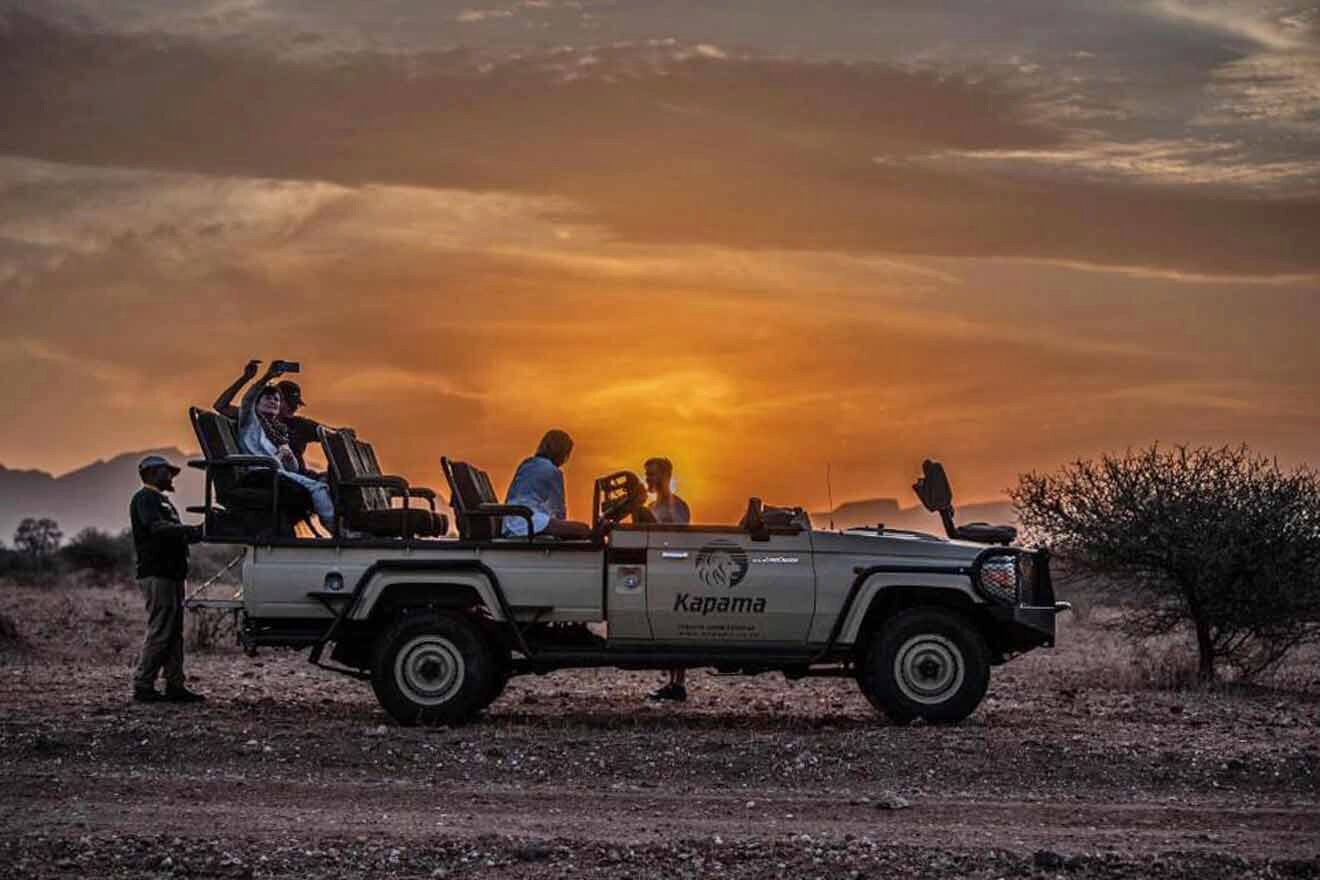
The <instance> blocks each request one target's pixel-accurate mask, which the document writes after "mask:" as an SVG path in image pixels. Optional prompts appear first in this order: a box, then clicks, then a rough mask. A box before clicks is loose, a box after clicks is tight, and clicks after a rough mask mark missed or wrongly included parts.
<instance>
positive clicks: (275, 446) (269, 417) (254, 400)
mask: <svg viewBox="0 0 1320 880" xmlns="http://www.w3.org/2000/svg"><path fill="white" fill-rule="evenodd" d="M249 366H251V364H249ZM297 370H298V365H297V364H292V363H287V362H285V361H272V362H271V365H270V367H269V368H268V369H267V370H266V372H265V374H263V375H262V376H261V377H260V378H258V379H257V380H256V381H255V382H253V383H252V387H250V388H249V389H248V390H247V393H246V394H244V395H243V402H242V404H241V405H240V406H239V412H238V445H239V446H240V447H242V449H243V451H244V452H245V453H247V454H248V455H265V456H268V457H270V458H273V459H275V460H276V461H278V462H279V463H280V476H281V477H282V478H284V479H286V480H289V481H291V482H294V483H297V484H298V485H300V486H302V487H303V488H304V489H306V490H307V491H308V492H309V493H310V494H311V496H312V506H313V507H314V508H315V509H316V517H317V519H319V520H320V521H321V524H322V525H324V526H325V527H326V528H327V529H329V530H330V531H331V532H334V530H335V504H334V499H333V497H332V496H331V494H330V487H329V486H328V485H327V484H326V483H325V482H324V481H322V480H317V479H314V478H313V477H310V476H308V475H306V474H305V473H303V472H302V466H301V463H300V462H299V460H298V457H297V456H296V455H295V454H294V452H293V447H292V445H291V443H290V440H291V438H290V435H289V429H288V426H287V425H286V424H285V423H284V421H283V419H282V418H281V413H282V412H283V411H284V399H283V395H282V394H281V393H280V389H279V386H278V385H271V384H270V382H271V380H272V379H274V378H275V377H276V376H281V375H283V374H285V373H287V372H297Z"/></svg>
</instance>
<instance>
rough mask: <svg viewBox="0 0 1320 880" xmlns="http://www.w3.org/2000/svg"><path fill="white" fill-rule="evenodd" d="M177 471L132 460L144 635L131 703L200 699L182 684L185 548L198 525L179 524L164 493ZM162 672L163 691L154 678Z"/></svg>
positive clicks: (155, 459)
mask: <svg viewBox="0 0 1320 880" xmlns="http://www.w3.org/2000/svg"><path fill="white" fill-rule="evenodd" d="M178 473H179V469H178V468H177V467H175V466H174V465H172V464H170V463H169V462H168V461H166V460H165V459H163V458H161V457H160V456H159V455H148V456H147V457H146V458H144V459H142V461H140V462H138V475H139V476H140V477H141V478H142V484H143V485H142V488H141V489H139V490H138V491H137V494H135V495H134V496H133V500H132V502H130V504H129V508H128V515H129V522H130V523H131V524H132V528H133V549H134V551H135V552H136V555H137V578H138V586H140V587H141V588H142V596H143V598H144V599H145V600H146V603H147V635H146V638H145V639H143V642H142V657H141V659H140V660H139V661H138V666H137V671H136V672H135V673H134V675H133V699H135V700H137V701H138V702H142V703H157V702H170V703H197V702H200V701H202V700H204V699H206V698H205V697H203V696H202V695H201V694H197V693H193V692H192V691H190V690H188V688H187V687H185V685H184V676H183V584H184V581H185V580H186V579H187V577H188V545H189V544H195V543H196V542H198V541H200V540H201V539H202V527H201V526H189V525H184V524H183V522H182V521H181V520H180V519H179V512H178V511H177V510H175V508H174V505H173V504H172V503H170V499H169V498H168V497H166V495H165V493H166V492H173V491H174V477H175V476H177V475H178ZM162 671H163V672H164V673H165V693H163V694H162V693H161V692H159V691H157V690H156V676H157V675H158V674H159V673H161V672H162Z"/></svg>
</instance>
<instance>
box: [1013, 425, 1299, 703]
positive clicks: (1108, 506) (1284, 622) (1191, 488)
mask: <svg viewBox="0 0 1320 880" xmlns="http://www.w3.org/2000/svg"><path fill="white" fill-rule="evenodd" d="M1009 494H1010V496H1011V497H1012V499H1013V502H1014V504H1015V505H1016V507H1017V509H1018V514H1019V518H1020V521H1021V523H1022V525H1023V527H1024V528H1025V530H1026V535H1027V537H1028V538H1029V539H1031V540H1037V541H1041V542H1043V543H1046V544H1048V545H1049V546H1050V547H1051V548H1052V549H1053V551H1054V552H1055V554H1056V555H1058V556H1060V557H1061V558H1062V560H1061V561H1064V562H1065V563H1066V565H1067V567H1068V568H1069V569H1070V570H1071V571H1073V572H1075V573H1077V574H1079V575H1082V576H1094V577H1099V578H1103V579H1106V580H1109V581H1111V582H1114V583H1117V584H1120V585H1121V587H1122V589H1123V590H1124V592H1126V593H1128V594H1129V595H1130V596H1131V598H1132V599H1133V600H1134V603H1135V605H1136V608H1135V610H1134V612H1133V613H1132V614H1131V615H1129V616H1128V618H1127V619H1126V623H1125V626H1126V628H1127V629H1128V631H1129V632H1130V633H1131V634H1132V635H1135V636H1138V637H1146V636H1152V635H1162V634H1167V633H1171V632H1175V631H1178V630H1180V629H1182V628H1183V627H1190V629H1191V631H1192V632H1193V633H1194V635H1195V638H1196V649H1197V654H1198V667H1199V674H1200V677H1201V679H1202V680H1206V681H1209V680H1213V679H1214V678H1215V677H1216V674H1217V672H1218V670H1219V667H1220V666H1221V665H1222V664H1227V665H1231V666H1233V667H1235V668H1236V669H1237V670H1238V671H1239V673H1240V674H1241V675H1242V676H1243V677H1245V678H1249V677H1252V676H1254V675H1256V674H1258V673H1260V672H1262V671H1264V670H1266V669H1269V668H1270V667H1272V666H1274V665H1276V664H1277V663H1278V662H1279V661H1281V660H1282V659H1283V658H1284V657H1285V656H1286V655H1287V654H1288V653H1289V652H1290V651H1292V650H1293V649H1294V648H1296V647H1297V646H1298V645H1300V644H1302V643H1304V642H1307V641H1315V640H1318V639H1320V479H1318V476H1317V474H1316V472H1315V471H1313V470H1311V469H1309V468H1305V467H1302V468H1298V469H1296V470H1292V471H1284V470H1283V469H1281V468H1280V467H1279V466H1278V464H1277V463H1276V462H1274V461H1271V460H1269V459H1266V458H1263V457H1261V456H1258V455H1255V454H1253V453H1252V452H1251V451H1250V450H1249V449H1248V448H1247V447H1245V446H1239V447H1223V448H1196V449H1189V448H1186V447H1174V448H1172V449H1167V450H1165V449H1161V448H1160V447H1159V446H1158V445H1156V446H1151V447H1150V448H1148V449H1143V450H1140V451H1136V452H1133V451H1130V450H1129V451H1128V452H1127V453H1126V454H1124V455H1122V456H1112V455H1105V456H1102V457H1101V458H1100V459H1099V460H1095V461H1077V462H1074V463H1073V464H1070V465H1067V466H1065V467H1063V468H1062V469H1060V470H1059V471H1058V472H1056V473H1053V474H1039V473H1034V472H1033V473H1029V474H1026V475H1024V476H1023V477H1021V479H1020V481H1019V484H1018V486H1017V488H1016V489H1014V490H1012V491H1011V492H1010V493H1009Z"/></svg>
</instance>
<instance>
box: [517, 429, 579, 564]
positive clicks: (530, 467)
mask: <svg viewBox="0 0 1320 880" xmlns="http://www.w3.org/2000/svg"><path fill="white" fill-rule="evenodd" d="M572 454H573V438H572V437H570V436H568V433H567V432H565V431H560V430H558V429H557V428H556V429H553V430H550V431H546V432H545V436H544V437H542V438H541V445H540V446H538V447H537V448H536V454H535V455H532V456H531V457H530V458H527V459H524V460H523V463H522V464H520V465H518V470H517V471H515V472H514V475H513V480H512V481H511V482H510V483H509V491H508V493H507V494H506V496H505V500H504V503H505V504H519V505H522V506H523V507H527V508H530V509H531V511H532V530H533V533H534V534H537V535H551V536H553V537H556V538H561V539H563V540H566V541H580V540H586V539H587V538H590V537H591V526H589V525H587V524H586V523H583V522H575V521H573V520H570V519H568V503H567V501H565V499H564V472H563V470H561V468H563V466H564V463H565V462H567V461H568V458H569V456H570V455H572ZM503 534H504V536H505V537H506V538H516V537H526V535H527V522H526V520H523V519H521V518H520V517H516V516H506V517H504V530H503Z"/></svg>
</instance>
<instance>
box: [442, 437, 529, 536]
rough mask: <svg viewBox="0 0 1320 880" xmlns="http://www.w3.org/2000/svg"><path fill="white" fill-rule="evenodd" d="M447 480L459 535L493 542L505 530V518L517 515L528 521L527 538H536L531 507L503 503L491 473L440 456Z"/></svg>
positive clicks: (450, 503)
mask: <svg viewBox="0 0 1320 880" xmlns="http://www.w3.org/2000/svg"><path fill="white" fill-rule="evenodd" d="M440 466H441V467H442V468H443V469H444V472H445V480H446V481H448V483H449V505H450V507H452V508H453V510H454V521H455V524H456V525H457V526H458V535H459V537H460V538H462V539H463V540H465V541H493V540H495V539H496V538H498V537H500V536H501V535H502V534H503V531H504V528H503V526H504V517H506V516H516V517H518V518H519V519H523V520H526V522H527V538H526V540H535V539H536V537H537V536H535V535H533V532H532V511H531V508H528V507H524V506H523V505H520V504H500V503H499V498H498V496H496V494H495V488H494V487H493V486H492V485H491V483H490V476H489V475H488V474H487V473H486V472H485V471H483V470H482V469H481V468H478V467H474V466H472V465H470V464H468V463H467V462H465V461H450V460H449V459H448V458H442V459H440Z"/></svg>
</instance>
